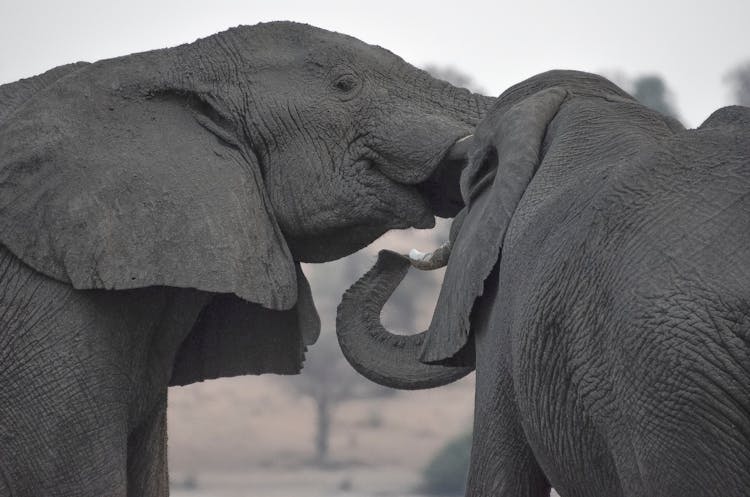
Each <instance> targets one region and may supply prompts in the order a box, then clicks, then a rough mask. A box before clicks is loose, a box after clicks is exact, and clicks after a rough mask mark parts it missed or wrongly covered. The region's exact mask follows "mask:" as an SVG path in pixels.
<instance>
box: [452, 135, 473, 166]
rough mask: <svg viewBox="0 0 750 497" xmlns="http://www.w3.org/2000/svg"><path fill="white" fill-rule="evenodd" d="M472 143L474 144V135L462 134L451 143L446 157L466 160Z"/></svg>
mask: <svg viewBox="0 0 750 497" xmlns="http://www.w3.org/2000/svg"><path fill="white" fill-rule="evenodd" d="M472 145H474V135H473V134H472V135H466V136H464V137H463V138H461V139H460V140H457V141H456V143H454V144H453V146H452V147H451V148H450V150H449V151H448V157H447V158H448V159H449V160H460V161H464V160H466V158H467V157H468V155H469V150H470V149H471V147H472Z"/></svg>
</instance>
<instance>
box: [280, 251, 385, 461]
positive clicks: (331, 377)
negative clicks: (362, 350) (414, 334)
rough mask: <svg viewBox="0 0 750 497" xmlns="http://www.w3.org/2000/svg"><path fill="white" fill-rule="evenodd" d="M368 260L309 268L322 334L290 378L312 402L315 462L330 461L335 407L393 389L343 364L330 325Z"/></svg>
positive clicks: (359, 256) (353, 258) (356, 258)
mask: <svg viewBox="0 0 750 497" xmlns="http://www.w3.org/2000/svg"><path fill="white" fill-rule="evenodd" d="M367 259H368V257H366V256H365V255H364V254H361V253H360V254H355V255H353V256H350V257H347V258H345V259H341V260H339V261H336V262H333V263H328V264H323V265H316V266H314V268H307V269H308V271H307V272H308V273H309V274H308V276H309V279H310V284H311V286H312V288H313V294H314V296H315V302H316V306H317V307H318V311H319V312H320V314H321V335H320V338H319V339H318V341H317V343H316V344H315V345H313V346H312V347H311V348H310V350H308V352H307V354H306V357H305V363H304V368H303V370H302V374H300V375H298V376H289V377H286V378H288V382H289V384H290V385H291V387H292V389H293V390H294V391H295V392H297V393H298V394H300V395H303V396H306V397H310V398H311V399H312V400H313V402H314V403H315V411H316V413H315V462H316V464H319V465H325V464H326V463H328V462H329V439H330V436H331V430H332V418H333V413H334V410H335V408H336V406H337V405H339V404H341V403H343V402H347V401H350V400H354V399H363V398H377V397H387V396H390V395H393V394H394V393H395V390H391V389H389V388H385V387H382V386H380V385H376V384H375V383H372V382H370V381H369V380H367V379H365V378H364V377H362V376H360V375H359V373H357V372H356V371H355V370H354V369H353V368H352V367H351V366H350V365H349V363H347V362H346V359H345V358H344V356H343V354H342V353H341V349H340V348H339V344H338V341H337V339H336V333H335V330H334V325H333V323H332V321H333V317H334V316H335V312H336V305H337V304H338V301H339V300H340V298H341V295H342V294H343V292H344V290H346V288H348V287H349V285H351V283H353V282H354V281H355V280H356V279H357V277H358V276H359V274H358V273H359V271H360V268H362V267H365V265H366V264H369V262H367Z"/></svg>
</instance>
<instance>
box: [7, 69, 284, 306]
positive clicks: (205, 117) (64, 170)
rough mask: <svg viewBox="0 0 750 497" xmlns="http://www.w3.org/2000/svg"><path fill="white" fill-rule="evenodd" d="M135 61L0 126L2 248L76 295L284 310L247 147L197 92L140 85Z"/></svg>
mask: <svg viewBox="0 0 750 497" xmlns="http://www.w3.org/2000/svg"><path fill="white" fill-rule="evenodd" d="M132 57H133V56H131V57H130V58H128V57H126V58H123V59H113V60H112V61H103V62H98V63H95V64H91V65H88V66H85V67H83V68H82V69H79V70H78V71H76V72H75V73H72V74H70V75H68V76H67V77H64V78H61V79H59V80H58V81H56V82H55V83H54V84H52V85H49V86H46V87H43V88H42V89H41V90H40V91H38V92H36V93H34V94H33V95H31V96H30V97H29V98H28V99H26V100H25V102H24V103H23V104H22V105H21V106H20V107H19V108H18V109H16V110H15V111H14V112H13V113H10V114H9V115H8V116H6V118H5V119H4V120H3V121H2V122H0V243H2V244H3V245H5V246H6V247H7V248H9V249H10V250H11V251H12V252H13V253H14V254H15V255H16V256H18V257H19V258H20V259H22V260H23V261H24V262H25V263H26V264H28V265H29V266H31V267H33V268H34V269H36V270H37V271H40V272H42V273H44V274H46V275H48V276H50V277H53V278H55V279H58V280H60V281H64V282H69V283H70V284H72V285H73V287H75V288H78V289H92V288H103V289H127V288H137V287H145V286H150V285H168V286H175V287H193V288H198V289H201V290H206V291H211V292H222V293H234V294H235V295H237V296H239V297H241V298H242V299H244V300H247V301H250V302H256V303H258V304H261V305H263V306H265V307H268V308H272V309H289V308H291V307H292V306H293V305H294V303H295V301H296V299H297V284H296V281H295V270H294V264H293V261H292V258H291V256H290V252H289V249H288V247H287V245H286V243H285V241H284V238H283V236H282V233H281V231H280V229H279V227H278V225H277V223H276V221H275V219H274V217H273V215H272V212H271V207H270V203H269V199H268V198H267V195H266V192H265V190H264V185H263V178H262V176H261V172H260V169H259V165H258V162H257V160H256V158H255V157H254V155H253V153H252V151H250V150H249V149H248V148H247V147H245V146H244V145H242V144H241V143H239V142H238V141H236V140H235V138H234V137H235V136H236V133H235V130H234V129H233V125H232V123H231V122H230V121H229V120H228V119H226V118H224V117H222V116H223V115H226V114H222V112H220V111H218V110H217V103H216V102H215V101H212V99H211V98H210V97H208V96H206V95H205V94H195V93H190V92H186V91H184V90H170V89H169V88H166V89H164V88H162V89H158V90H154V89H153V88H150V89H148V90H146V89H143V88H142V87H141V86H139V85H140V83H136V82H134V81H133V80H134V79H135V78H136V76H132V75H130V74H131V72H130V69H128V68H129V67H130V66H127V65H123V64H126V62H127V61H128V60H134V59H132ZM113 64H114V66H113ZM117 64H120V65H117ZM131 65H133V64H131ZM134 67H135V66H134ZM131 69H133V68H131ZM136 69H137V67H135V68H134V69H133V71H135V70H136ZM138 77H141V76H138Z"/></svg>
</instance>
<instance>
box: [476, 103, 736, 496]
mask: <svg viewBox="0 0 750 497" xmlns="http://www.w3.org/2000/svg"><path fill="white" fill-rule="evenodd" d="M610 104H611V103H610V102H608V103H607V105H603V104H602V102H601V101H600V99H590V102H589V104H588V105H578V106H576V107H575V108H573V109H567V110H566V109H565V108H563V109H561V111H560V113H559V114H558V117H557V118H556V119H555V121H553V123H552V124H551V125H550V129H551V130H552V132H550V135H554V136H555V138H554V140H551V142H550V143H546V144H545V153H546V155H545V156H544V159H543V161H542V163H541V165H540V168H539V171H538V172H537V174H536V176H535V178H534V180H533V181H532V183H531V185H530V186H529V188H528V189H527V191H526V193H525V194H524V198H523V200H522V202H521V204H520V205H519V206H518V209H517V210H516V213H515V214H514V217H513V222H512V224H511V227H510V229H509V231H508V234H507V236H506V238H505V244H504V247H503V253H502V263H501V265H500V272H499V295H500V298H499V299H497V302H498V303H499V308H501V310H499V311H498V312H499V313H500V319H497V320H496V322H495V324H494V325H495V326H497V327H499V330H500V336H501V337H502V338H501V340H502V341H503V344H504V345H503V346H502V347H500V350H503V351H505V352H503V353H504V354H505V361H504V362H505V364H506V365H507V367H508V370H509V371H511V376H512V382H513V385H514V391H515V396H516V402H517V405H518V409H519V412H520V416H521V419H522V420H523V421H522V423H523V425H524V430H525V432H526V434H527V437H528V439H529V442H530V444H531V447H532V449H533V450H534V454H535V456H536V458H537V459H538V461H539V463H540V465H541V466H542V468H543V470H544V472H545V474H546V475H547V477H548V478H549V479H550V481H551V483H552V484H553V486H555V487H556V488H557V489H558V491H560V492H561V494H562V495H566V496H570V495H590V496H592V497H593V496H598V495H611V496H616V495H623V494H626V495H641V494H643V495H649V492H655V491H656V492H663V493H659V495H672V493H669V492H675V491H678V490H679V491H682V492H684V495H692V493H690V492H695V491H696V489H697V488H701V486H705V485H707V484H708V483H709V482H710V484H711V485H712V488H715V489H716V490H717V492H719V493H720V492H722V489H723V491H724V495H729V494H731V490H732V489H736V488H748V487H750V475H748V473H747V471H746V470H744V471H743V470H742V469H741V468H743V467H744V468H747V467H748V466H750V449H749V447H750V396H749V395H748V392H747V385H750V354H749V352H748V351H750V318H748V312H750V269H748V268H750V167H748V166H750V150H748V148H747V138H746V137H747V131H744V136H745V138H742V137H741V131H740V130H739V128H730V127H721V126H719V127H714V128H706V129H703V128H702V129H698V130H692V131H679V130H673V129H670V128H669V127H668V126H665V125H661V126H659V125H655V123H656V116H655V114H651V113H649V112H648V111H645V110H640V111H639V110H638V109H643V108H642V107H639V106H636V105H635V104H627V103H622V104H621V105H617V106H612V105H610ZM566 113H567V114H566ZM570 114H572V115H570ZM623 114H625V115H628V117H629V119H630V121H629V122H630V123H631V124H630V125H629V126H623V125H622V124H618V122H621V121H622V115H623ZM567 123H576V124H574V125H568V124H567ZM566 126H567V127H566ZM743 141H744V142H745V143H744V144H743ZM496 307H498V306H496ZM477 340H478V342H477V348H478V349H482V348H483V345H482V344H481V343H480V341H481V340H482V338H481V335H478V337H477ZM495 350H498V348H497V347H496V348H495ZM477 361H478V362H477V371H478V375H481V374H482V368H483V364H482V358H481V354H480V355H479V356H478V360H477ZM665 461H666V462H665ZM652 468H658V471H656V470H655V469H654V472H651V469H652ZM664 468H667V470H666V471H664ZM686 474H688V475H691V477H690V478H685V475H686ZM581 482H589V485H588V486H587V487H586V491H585V492H588V493H581V492H584V490H582V488H584V487H583V486H581V485H580V483H581ZM576 492H579V493H576ZM651 495H653V493H651Z"/></svg>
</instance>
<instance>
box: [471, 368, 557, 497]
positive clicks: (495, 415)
mask: <svg viewBox="0 0 750 497" xmlns="http://www.w3.org/2000/svg"><path fill="white" fill-rule="evenodd" d="M477 372H478V375H477V391H476V398H477V399H481V402H477V404H476V408H475V414H474V437H473V444H472V451H471V465H470V468H469V480H468V485H467V490H466V495H467V497H469V496H470V497H480V496H481V497H490V496H491V497H543V496H544V497H547V496H549V495H550V484H549V482H548V481H547V478H546V477H545V476H544V473H542V470H541V469H540V468H539V465H538V464H537V461H536V459H535V458H534V454H533V453H532V451H531V448H530V447H529V445H528V443H527V441H526V437H525V435H524V431H523V428H522V427H521V423H520V418H519V415H518V409H517V407H516V404H515V401H514V394H513V389H512V385H511V378H510V375H509V374H507V372H506V371H504V370H495V371H494V372H493V373H494V375H493V376H491V377H489V378H487V377H483V376H482V375H481V372H480V371H479V370H477Z"/></svg>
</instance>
